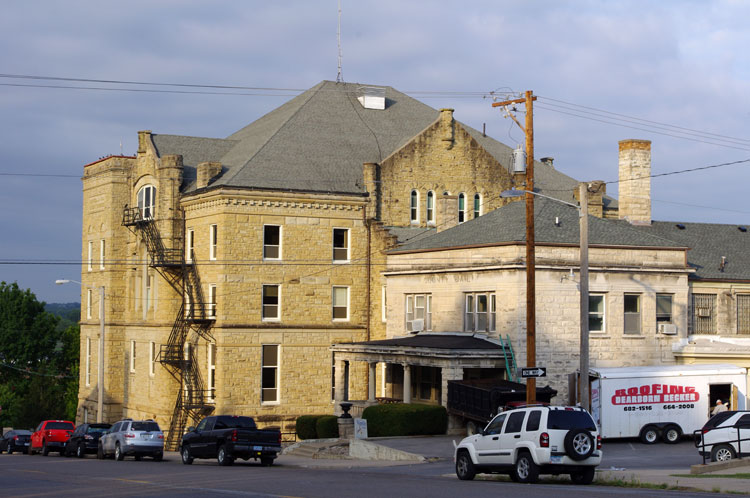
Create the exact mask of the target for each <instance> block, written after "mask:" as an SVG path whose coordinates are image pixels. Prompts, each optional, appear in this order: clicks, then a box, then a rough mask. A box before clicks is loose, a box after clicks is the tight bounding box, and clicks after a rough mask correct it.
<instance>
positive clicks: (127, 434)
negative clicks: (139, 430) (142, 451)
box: [124, 432, 135, 438]
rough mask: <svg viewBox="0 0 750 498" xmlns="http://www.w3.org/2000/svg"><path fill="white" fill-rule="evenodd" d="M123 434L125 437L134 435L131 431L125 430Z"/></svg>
mask: <svg viewBox="0 0 750 498" xmlns="http://www.w3.org/2000/svg"><path fill="white" fill-rule="evenodd" d="M124 436H125V437H127V438H131V437H135V434H133V433H132V432H126V433H125V434H124Z"/></svg>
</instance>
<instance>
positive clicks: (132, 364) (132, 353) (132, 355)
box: [130, 340, 136, 373]
mask: <svg viewBox="0 0 750 498" xmlns="http://www.w3.org/2000/svg"><path fill="white" fill-rule="evenodd" d="M135 354H136V349H135V341H134V340H131V341H130V373H135Z"/></svg>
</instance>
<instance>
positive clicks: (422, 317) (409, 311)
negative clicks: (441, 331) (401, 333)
mask: <svg viewBox="0 0 750 498" xmlns="http://www.w3.org/2000/svg"><path fill="white" fill-rule="evenodd" d="M405 298H406V313H405V317H406V331H407V332H418V331H420V330H432V294H406V296H405Z"/></svg>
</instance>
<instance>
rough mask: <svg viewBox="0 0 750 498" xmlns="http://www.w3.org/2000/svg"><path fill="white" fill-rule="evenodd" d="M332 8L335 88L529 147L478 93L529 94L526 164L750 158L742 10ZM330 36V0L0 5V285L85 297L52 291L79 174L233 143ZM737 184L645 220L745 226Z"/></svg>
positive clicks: (702, 184)
mask: <svg viewBox="0 0 750 498" xmlns="http://www.w3.org/2000/svg"><path fill="white" fill-rule="evenodd" d="M342 9H343V13H342V21H341V24H342V28H341V39H342V45H343V78H344V80H345V81H347V82H358V83H367V84H376V85H390V86H393V87H394V88H396V89H398V90H400V91H403V92H406V93H408V94H410V95H412V96H415V97H417V98H419V99H420V100H422V101H423V102H425V103H427V104H428V105H430V106H432V107H435V108H441V107H452V108H454V109H455V116H456V118H457V119H459V120H460V121H463V122H465V123H467V124H469V125H471V126H473V127H475V128H480V129H481V126H482V125H483V124H484V123H486V126H487V132H488V133H489V134H490V135H491V136H493V137H494V138H496V139H498V140H500V141H502V142H504V143H506V144H508V145H515V144H516V143H518V142H522V141H523V136H522V134H521V132H520V131H519V130H518V129H517V128H515V127H514V126H512V125H511V123H510V121H509V120H508V119H504V118H503V117H502V114H501V112H500V111H498V110H497V109H493V108H492V107H491V102H492V99H491V98H490V96H489V95H490V94H489V92H491V91H499V92H508V91H513V92H522V91H524V90H533V92H534V93H535V94H536V95H538V96H539V100H538V101H537V104H536V106H535V113H534V122H535V147H536V157H537V158H539V157H544V156H552V157H554V158H555V167H556V168H558V169H560V170H562V171H564V172H565V173H567V174H569V175H571V176H574V177H575V178H577V179H579V180H594V179H599V180H605V181H613V180H616V179H617V142H618V140H622V139H625V138H640V139H648V140H651V141H652V142H653V144H652V150H653V153H652V154H653V156H652V158H653V159H652V160H653V162H652V173H653V174H660V173H668V172H673V171H681V170H686V169H693V168H702V167H706V166H713V165H720V164H724V163H730V162H735V161H745V160H748V159H750V133H748V129H750V126H749V125H750V105H748V95H750V56H749V55H748V53H749V52H750V51H749V50H748V47H750V30H748V29H747V26H746V25H747V20H748V19H750V3H748V2H744V1H741V0H735V1H732V0H721V1H720V0H717V1H712V2H705V1H689V0H681V1H668V0H664V1H659V2H653V1H646V0H643V1H628V0H619V1H616V2H615V1H603V0H602V1H584V0H579V1H564V0H563V1H533V0H532V1H529V0H518V1H510V0H502V1H500V0H495V1H472V0H469V1H464V2H456V1H454V0H450V1H448V0H445V1H442V0H441V1H437V0H432V1H426V0H425V1H409V2H404V0H378V1H370V0H358V1H356V2H355V1H352V0H342ZM336 31H337V1H336V0H325V1H323V0H298V1H291V0H290V1H282V0H280V1H274V2H269V1H262V2H260V1H257V2H256V1H233V2H226V1H213V0H212V1H210V2H209V1H203V2H199V1H188V0H179V1H178V0H148V1H142V0H131V1H129V2H114V1H101V0H99V1H94V0H91V1H76V0H68V1H66V2H58V1H52V0H48V1H45V0H35V1H25V0H24V1H22V0H7V1H5V2H3V14H2V16H0V47H2V53H3V56H2V58H1V59H0V61H1V62H0V181H1V182H2V185H3V188H2V195H0V227H1V228H2V236H0V280H5V281H17V282H18V283H19V285H20V286H21V287H23V288H30V289H32V291H34V292H35V293H36V294H37V296H38V297H39V298H40V299H43V300H46V301H47V302H67V301H78V300H79V289H78V288H77V286H74V285H65V286H55V285H54V283H53V282H54V280H55V279H56V278H72V279H77V278H78V277H79V276H80V258H81V209H82V204H81V198H82V194H81V181H80V177H81V175H82V169H83V168H82V167H83V165H84V164H86V163H89V162H91V161H94V160H96V159H98V158H99V157H102V156H106V155H109V154H119V153H120V151H121V150H122V152H123V153H124V154H133V153H135V150H136V142H137V135H136V132H137V131H138V130H142V129H150V130H153V131H154V132H155V133H169V134H180V135H196V136H206V137H226V136H227V135H229V134H231V133H232V132H234V131H235V130H237V129H239V128H241V127H243V126H244V125H246V124H248V123H250V122H252V121H254V120H255V119H257V118H258V117H260V116H262V115H263V114H265V113H266V112H268V111H270V110H272V109H274V108H275V107H277V106H279V105H281V104H282V103H283V102H285V101H286V100H288V99H289V98H291V96H293V95H296V94H297V93H299V90H302V89H307V88H309V87H311V86H313V85H315V84H316V83H318V82H320V81H321V80H326V79H327V80H335V79H336V75H337V43H336ZM19 76H25V77H23V78H22V77H19ZM30 77H33V78H30ZM39 77H44V78H39ZM50 77H51V78H69V79H70V80H63V79H49V78H50ZM80 80H110V81H117V82H125V81H128V82H138V83H171V84H172V83H176V84H182V85H220V86H232V87H253V88H267V89H268V90H249V89H216V88H206V87H189V86H183V87H179V86H168V85H167V86H157V85H139V84H126V83H106V82H97V81H80ZM433 92H434V93H433ZM217 93H224V95H217ZM121 144H122V145H121ZM121 147H122V149H121ZM46 175H59V176H46ZM749 183H750V162H740V163H737V164H734V165H727V166H721V167H716V168H709V169H704V170H700V171H697V172H692V173H685V174H677V175H669V176H661V177H656V178H654V179H653V181H652V197H653V218H654V219H658V220H679V221H699V222H716V223H736V224H748V223H750V205H748V203H747V198H748V195H747V191H748V184H749ZM608 193H609V194H611V195H613V196H615V197H616V196H617V185H616V184H611V185H608Z"/></svg>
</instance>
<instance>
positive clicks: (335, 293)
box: [332, 286, 349, 321]
mask: <svg viewBox="0 0 750 498" xmlns="http://www.w3.org/2000/svg"><path fill="white" fill-rule="evenodd" d="M332 301H333V303H332V304H333V306H332V307H333V320H334V321H347V320H349V287H343V286H341V287H339V286H334V287H333V290H332Z"/></svg>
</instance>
